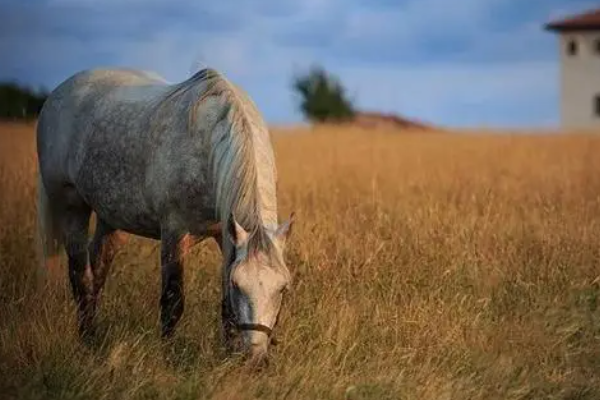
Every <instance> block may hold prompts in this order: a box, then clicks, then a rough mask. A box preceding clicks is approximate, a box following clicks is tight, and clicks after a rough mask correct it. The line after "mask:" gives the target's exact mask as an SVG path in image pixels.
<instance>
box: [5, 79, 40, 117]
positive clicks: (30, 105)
mask: <svg viewBox="0 0 600 400" xmlns="http://www.w3.org/2000/svg"><path fill="white" fill-rule="evenodd" d="M47 97H48V92H47V91H45V90H43V89H42V90H34V89H31V88H29V87H27V86H24V85H20V84H18V83H15V82H0V119H4V120H28V119H35V118H37V116H38V115H39V113H40V111H41V109H42V106H43V105H44V101H46V98H47Z"/></svg>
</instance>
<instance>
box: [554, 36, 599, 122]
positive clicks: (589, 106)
mask: <svg viewBox="0 0 600 400" xmlns="http://www.w3.org/2000/svg"><path fill="white" fill-rule="evenodd" d="M572 41H574V42H575V43H576V46H577V50H576V53H575V54H574V55H571V54H569V51H568V50H569V46H570V43H571V42H572ZM559 42H560V61H561V62H560V64H561V119H562V125H563V127H565V128H570V129H577V128H600V112H599V110H597V107H600V104H598V105H596V101H598V102H600V99H599V100H596V97H597V96H598V97H599V98H600V31H598V32H573V33H571V32H568V33H563V34H561V36H560V41H559Z"/></svg>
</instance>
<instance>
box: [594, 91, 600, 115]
mask: <svg viewBox="0 0 600 400" xmlns="http://www.w3.org/2000/svg"><path fill="white" fill-rule="evenodd" d="M594 115H595V116H596V117H600V94H597V95H596V97H594Z"/></svg>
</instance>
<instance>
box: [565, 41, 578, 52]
mask: <svg viewBox="0 0 600 400" xmlns="http://www.w3.org/2000/svg"><path fill="white" fill-rule="evenodd" d="M567 54H568V55H570V56H574V55H575V54H577V42H576V41H575V39H571V40H569V42H568V43H567Z"/></svg>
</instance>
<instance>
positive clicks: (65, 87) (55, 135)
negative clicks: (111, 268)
mask: <svg viewBox="0 0 600 400" xmlns="http://www.w3.org/2000/svg"><path fill="white" fill-rule="evenodd" d="M169 88H170V86H169V85H168V84H167V83H166V82H165V81H164V80H162V79H161V78H160V77H158V76H156V75H153V74H151V73H146V72H143V71H134V70H110V69H96V70H87V71H82V72H80V73H77V74H75V75H73V76H72V77H70V78H68V79H67V80H65V81H64V82H63V83H62V84H60V85H59V86H58V87H57V88H56V89H55V90H54V91H53V92H52V93H51V94H50V96H49V97H48V99H47V101H46V102H45V104H44V107H43V109H42V112H41V114H40V118H39V120H38V128H37V142H38V157H39V164H40V172H41V174H42V181H43V183H44V185H45V186H46V189H47V190H48V192H49V194H50V195H51V196H53V197H54V198H55V199H56V201H59V202H68V199H67V198H65V193H67V190H68V191H70V192H72V193H77V197H78V199H79V200H78V201H85V202H86V203H88V205H89V206H92V207H93V208H94V209H95V210H96V211H97V212H100V213H102V211H103V210H107V212H106V214H107V215H108V214H109V213H110V214H111V215H112V214H115V215H121V214H118V213H117V212H118V211H119V210H118V207H121V205H122V203H123V202H127V203H130V204H138V205H140V203H142V202H143V201H144V198H143V185H142V183H143V181H144V174H145V168H146V162H147V158H148V147H149V146H148V142H149V140H148V138H147V136H148V135H147V132H145V129H144V127H145V126H146V125H147V124H148V123H149V122H148V120H149V116H150V115H151V110H150V108H151V105H152V104H153V102H156V99H160V97H161V96H162V95H163V94H164V93H165V92H167V91H168V90H169ZM68 188H73V189H68ZM103 193H105V194H106V193H108V194H109V196H105V195H103ZM71 197H72V196H71ZM115 200H116V201H115ZM118 200H121V205H119V202H118ZM130 214H131V213H130ZM123 216H124V218H129V219H132V218H133V219H138V220H142V221H139V224H140V225H142V228H143V226H144V225H154V223H155V221H149V222H147V221H144V219H148V217H147V216H139V215H129V216H128V215H125V214H123ZM114 222H115V224H124V223H126V222H127V221H120V220H119V221H114ZM148 229H149V228H148Z"/></svg>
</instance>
